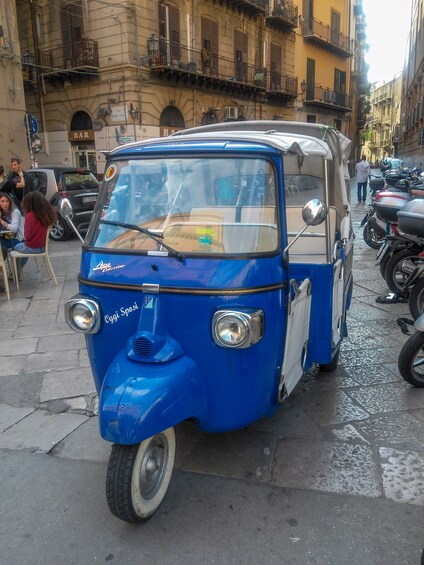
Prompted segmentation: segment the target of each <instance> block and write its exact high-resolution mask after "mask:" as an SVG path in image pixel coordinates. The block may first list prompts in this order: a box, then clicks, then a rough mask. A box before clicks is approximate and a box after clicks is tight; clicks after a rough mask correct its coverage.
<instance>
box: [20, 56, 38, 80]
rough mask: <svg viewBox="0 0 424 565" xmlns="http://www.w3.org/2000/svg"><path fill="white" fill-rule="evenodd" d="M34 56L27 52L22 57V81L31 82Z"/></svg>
mask: <svg viewBox="0 0 424 565" xmlns="http://www.w3.org/2000/svg"><path fill="white" fill-rule="evenodd" d="M34 64H35V56H34V55H33V54H32V53H30V52H29V51H25V53H24V54H23V55H22V76H23V79H24V80H32V77H33V71H34Z"/></svg>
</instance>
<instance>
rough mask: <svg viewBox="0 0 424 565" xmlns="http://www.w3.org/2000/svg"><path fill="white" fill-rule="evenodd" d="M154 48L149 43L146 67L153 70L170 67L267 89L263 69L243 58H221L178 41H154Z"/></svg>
mask: <svg viewBox="0 0 424 565" xmlns="http://www.w3.org/2000/svg"><path fill="white" fill-rule="evenodd" d="M155 46H156V47H157V48H156V49H152V48H151V45H149V43H148V57H149V66H150V67H151V68H152V69H154V68H156V69H158V68H163V67H166V68H169V69H180V70H181V71H185V72H190V73H195V74H201V75H206V76H210V77H214V78H216V79H223V80H228V81H234V82H238V83H244V84H248V85H253V86H258V87H261V88H264V89H265V88H266V81H267V73H266V69H264V68H258V67H256V66H254V65H249V64H248V63H245V62H244V61H237V60H234V59H229V58H226V57H221V56H219V55H217V54H216V53H209V52H208V51H207V50H206V49H203V50H202V51H200V50H197V49H192V48H191V47H187V46H185V45H181V44H179V43H173V42H171V41H166V40H165V39H159V40H157V43H156V45H155Z"/></svg>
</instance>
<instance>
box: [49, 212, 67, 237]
mask: <svg viewBox="0 0 424 565" xmlns="http://www.w3.org/2000/svg"><path fill="white" fill-rule="evenodd" d="M71 235H72V231H71V229H70V227H69V226H68V224H67V223H66V220H64V219H63V218H61V217H60V216H58V217H57V220H56V222H55V223H54V224H53V226H52V229H51V231H50V239H53V240H54V241H66V240H67V239H70V237H71Z"/></svg>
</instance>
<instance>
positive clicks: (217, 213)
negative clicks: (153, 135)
mask: <svg viewBox="0 0 424 565" xmlns="http://www.w3.org/2000/svg"><path fill="white" fill-rule="evenodd" d="M103 183H104V185H103V188H102V190H101V195H100V199H99V205H98V207H97V214H96V218H95V221H94V222H93V224H92V226H91V229H90V233H89V234H88V238H87V241H88V242H90V244H91V245H92V246H94V247H100V248H108V249H120V250H123V251H124V250H130V251H140V252H144V253H148V254H150V255H168V254H169V248H170V249H171V250H175V251H176V252H178V253H183V254H185V255H187V254H219V255H226V254H251V253H255V254H257V253H270V252H275V251H276V250H277V248H278V245H279V237H278V230H277V227H278V221H277V217H278V214H277V209H276V202H277V196H276V194H277V180H276V171H275V169H274V166H273V164H272V163H271V162H270V161H267V160H266V159H263V158H251V159H247V158H234V157H232V158H205V157H202V158H175V159H169V158H168V159H160V158H158V159H139V160H130V161H120V162H115V163H112V164H110V165H109V166H108V167H107V169H106V172H105V175H104V180H103ZM109 222H110V223H109ZM137 226H138V227H139V228H142V229H143V231H138V230H136V229H134V228H135V227H137ZM162 243H163V245H162ZM165 245H166V246H168V249H167V248H166V247H165Z"/></svg>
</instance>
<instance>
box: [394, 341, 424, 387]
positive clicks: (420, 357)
mask: <svg viewBox="0 0 424 565" xmlns="http://www.w3.org/2000/svg"><path fill="white" fill-rule="evenodd" d="M423 348H424V332H417V333H415V334H414V335H412V336H411V337H410V338H409V339H408V341H407V342H406V343H405V345H404V346H403V347H402V349H401V351H400V354H399V360H398V367H399V373H400V374H401V376H402V378H403V379H404V380H405V381H406V382H407V383H409V384H411V385H413V386H417V387H424V349H423Z"/></svg>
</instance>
